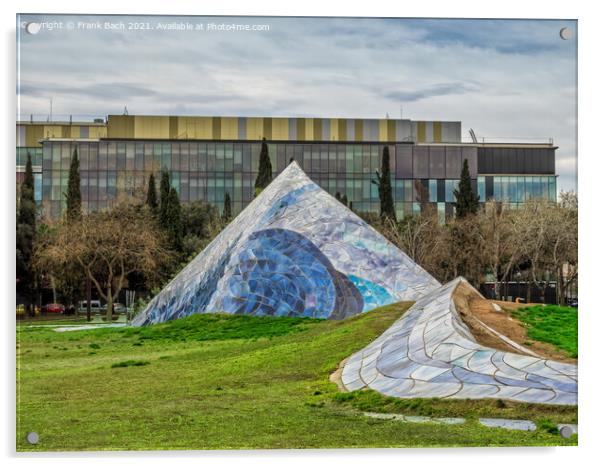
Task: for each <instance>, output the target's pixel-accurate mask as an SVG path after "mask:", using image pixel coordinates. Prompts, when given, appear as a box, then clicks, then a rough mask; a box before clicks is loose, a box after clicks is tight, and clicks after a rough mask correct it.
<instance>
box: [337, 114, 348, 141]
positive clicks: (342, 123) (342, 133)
mask: <svg viewBox="0 0 602 466" xmlns="http://www.w3.org/2000/svg"><path fill="white" fill-rule="evenodd" d="M338 140H339V141H341V142H343V141H346V140H347V120H345V119H343V118H341V119H339V139H338Z"/></svg>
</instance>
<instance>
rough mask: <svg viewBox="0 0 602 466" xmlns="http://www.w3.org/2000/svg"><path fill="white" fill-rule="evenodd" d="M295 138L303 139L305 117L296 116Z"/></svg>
mask: <svg viewBox="0 0 602 466" xmlns="http://www.w3.org/2000/svg"><path fill="white" fill-rule="evenodd" d="M297 140H298V141H305V118H297Z"/></svg>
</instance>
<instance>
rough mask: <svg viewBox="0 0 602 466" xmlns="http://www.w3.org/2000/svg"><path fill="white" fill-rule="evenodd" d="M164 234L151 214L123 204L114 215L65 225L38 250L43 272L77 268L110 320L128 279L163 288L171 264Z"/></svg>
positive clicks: (108, 213) (94, 215) (89, 216)
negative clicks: (132, 276)
mask: <svg viewBox="0 0 602 466" xmlns="http://www.w3.org/2000/svg"><path fill="white" fill-rule="evenodd" d="M164 244H165V238H164V233H162V231H161V230H160V229H159V228H158V227H157V226H156V224H155V221H154V219H153V218H152V216H151V215H150V213H149V212H148V210H147V209H144V208H142V207H141V206H140V205H139V204H133V203H131V202H130V203H128V202H121V203H119V204H116V205H115V206H114V207H113V208H112V209H110V210H106V211H102V212H98V213H91V214H87V215H84V216H83V217H82V219H81V220H80V221H78V222H75V223H72V224H60V225H58V226H57V227H56V228H55V229H54V232H53V234H52V235H49V236H48V237H47V241H46V242H45V243H44V244H40V245H39V247H38V248H37V261H38V264H39V265H40V267H41V268H45V269H50V270H53V269H56V270H60V269H61V268H62V267H65V266H68V265H70V264H73V263H76V264H78V265H79V266H80V267H81V270H83V271H84V273H85V274H86V276H87V277H88V278H89V279H90V281H91V282H92V283H93V284H94V286H95V288H96V290H97V291H98V294H99V295H100V296H101V297H102V298H103V299H104V300H105V301H106V303H107V320H111V319H112V314H113V303H114V302H115V299H116V298H117V297H118V296H119V292H120V291H121V290H122V289H123V287H124V285H125V283H126V281H127V276H128V275H129V274H131V273H134V272H137V273H141V274H143V275H144V276H145V277H146V278H147V280H148V282H149V283H153V282H158V280H159V279H160V277H161V273H162V272H161V271H162V270H163V269H164V266H165V265H166V264H167V263H168V262H169V260H170V259H171V256H170V253H169V252H168V250H167V249H165V247H164Z"/></svg>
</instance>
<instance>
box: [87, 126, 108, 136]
mask: <svg viewBox="0 0 602 466" xmlns="http://www.w3.org/2000/svg"><path fill="white" fill-rule="evenodd" d="M107 134H108V133H107V127H106V126H90V127H89V129H88V137H89V138H90V139H100V138H106V137H107Z"/></svg>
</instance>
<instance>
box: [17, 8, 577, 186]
mask: <svg viewBox="0 0 602 466" xmlns="http://www.w3.org/2000/svg"><path fill="white" fill-rule="evenodd" d="M32 21H35V22H41V23H49V24H43V25H42V29H41V30H40V31H39V32H38V33H37V34H27V33H26V32H25V30H24V29H22V26H23V25H24V24H26V23H29V22H32ZM105 22H110V23H112V24H113V25H114V26H117V27H119V24H118V23H120V22H121V23H123V25H124V26H125V29H124V30H120V29H113V30H111V29H108V28H107V27H106V26H105ZM50 23H59V24H60V25H61V26H62V28H59V27H58V26H59V24H50ZM129 23H139V24H138V25H137V26H138V27H150V28H151V29H150V30H144V29H136V30H132V29H128V27H129V26H130V25H129ZM182 23H189V24H190V25H191V26H190V27H192V28H193V29H192V30H180V29H173V27H174V26H176V27H180V26H181V25H182ZM94 24H99V25H100V27H101V28H100V29H89V28H90V27H92V26H93V25H94ZM222 24H236V25H267V26H268V27H269V30H262V31H216V30H208V28H210V27H211V25H222ZM198 25H202V26H203V30H198V28H199V27H200V26H198ZM161 27H164V29H161ZM170 27H171V29H169V28H170ZM562 27H569V28H570V29H571V30H572V32H573V39H571V40H562V39H561V38H560V36H559V31H560V29H561V28H562ZM17 29H18V35H17V42H18V58H19V68H18V69H19V73H20V76H19V80H18V88H17V92H18V95H19V100H18V102H19V105H20V108H19V112H20V115H18V117H19V118H24V119H27V118H29V115H30V114H34V115H36V118H45V117H46V115H47V114H48V113H49V101H50V98H52V101H53V113H54V115H55V116H57V115H60V116H64V115H70V114H72V115H74V118H92V117H94V116H96V117H102V116H104V115H108V114H121V113H122V112H123V109H124V106H126V105H127V108H128V111H129V113H130V114H179V115H225V116H228V115H241V116H252V115H267V116H316V117H346V118H354V117H356V118H383V117H385V116H386V114H389V115H390V116H391V117H392V118H399V116H400V112H401V108H403V117H404V118H411V119H415V120H454V121H457V120H461V121H462V124H463V130H462V131H463V137H464V138H465V139H467V140H468V139H469V137H468V130H469V129H470V128H473V129H474V130H475V132H476V134H477V136H478V137H479V138H480V137H485V138H486V139H487V138H492V139H493V140H495V141H502V140H504V139H505V138H507V139H511V140H516V141H521V140H524V141H525V142H528V140H529V139H530V138H535V139H536V140H542V139H548V138H553V139H554V143H555V144H556V145H558V146H559V149H558V152H557V160H556V170H557V172H558V174H559V175H560V177H559V183H558V185H559V189H562V190H570V189H576V186H577V179H576V177H577V175H576V168H577V147H576V129H577V126H576V125H577V114H576V98H577V87H576V85H577V82H576V65H577V62H576V61H577V41H576V39H575V36H576V29H577V25H576V23H575V22H574V21H564V20H562V21H561V20H554V21H552V20H546V21H540V20H428V19H349V18H347V19H343V18H259V17H258V18H250V17H247V18H216V17H160V16H147V17H144V16H139V17H132V16H114V17H102V16H79V15H78V16H52V15H48V16H33V15H27V16H21V17H19V18H18V24H17ZM263 29H265V28H263Z"/></svg>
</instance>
